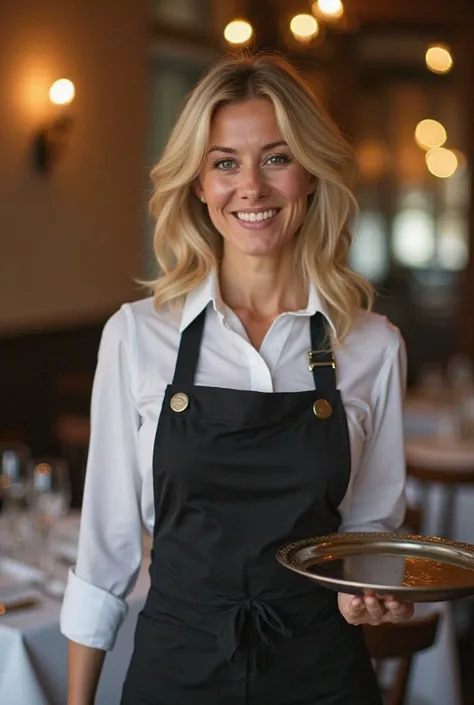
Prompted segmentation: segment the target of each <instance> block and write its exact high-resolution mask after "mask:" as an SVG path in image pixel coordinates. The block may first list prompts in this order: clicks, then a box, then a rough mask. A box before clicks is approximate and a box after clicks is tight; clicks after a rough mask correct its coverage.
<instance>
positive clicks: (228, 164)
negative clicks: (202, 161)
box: [214, 159, 235, 171]
mask: <svg viewBox="0 0 474 705" xmlns="http://www.w3.org/2000/svg"><path fill="white" fill-rule="evenodd" d="M234 165H235V162H234V160H233V159H221V160H220V161H218V162H216V163H215V164H214V167H215V168H216V169H222V170H224V171H226V170H227V169H232V167H233V166H234Z"/></svg>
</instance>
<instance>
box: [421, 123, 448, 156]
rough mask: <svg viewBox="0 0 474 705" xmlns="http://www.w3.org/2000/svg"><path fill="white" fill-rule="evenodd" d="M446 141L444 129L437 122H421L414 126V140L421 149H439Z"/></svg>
mask: <svg viewBox="0 0 474 705" xmlns="http://www.w3.org/2000/svg"><path fill="white" fill-rule="evenodd" d="M447 139H448V136H447V134H446V130H445V128H444V127H443V125H442V124H441V123H440V122H438V121H437V120H431V119H427V120H422V121H421V122H419V123H418V125H417V126H416V130H415V140H416V143H417V145H418V146H419V147H421V148H422V149H432V148H433V147H441V145H443V144H444V143H445V142H446V140H447Z"/></svg>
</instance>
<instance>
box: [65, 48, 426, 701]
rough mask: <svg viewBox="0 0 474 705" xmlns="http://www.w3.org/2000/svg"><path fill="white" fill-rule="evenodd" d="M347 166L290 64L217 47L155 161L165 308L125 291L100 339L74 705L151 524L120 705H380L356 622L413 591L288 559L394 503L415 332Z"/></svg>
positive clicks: (89, 688) (69, 625) (386, 520)
mask: <svg viewBox="0 0 474 705" xmlns="http://www.w3.org/2000/svg"><path fill="white" fill-rule="evenodd" d="M352 174H353V158H352V153H351V151H350V149H349V147H348V146H347V144H346V142H345V141H344V140H343V138H342V137H341V135H340V134H339V132H338V131H337V129H336V128H335V126H334V125H333V124H332V122H331V121H330V119H329V118H328V117H327V116H326V114H325V113H324V112H323V110H322V109H321V108H320V106H319V105H318V104H317V102H316V100H315V98H314V97H313V96H312V94H311V92H310V91H309V89H308V87H307V86H306V85H305V84H304V82H303V81H302V80H301V79H300V78H299V77H298V75H297V74H296V72H295V71H294V70H293V69H292V68H291V67H290V66H289V65H288V64H286V62H284V61H283V60H282V59H280V58H275V57H273V56H268V55H261V56H257V57H253V58H249V57H246V58H226V59H224V60H222V61H221V62H219V63H218V64H217V65H216V66H215V67H214V68H213V69H212V70H211V71H210V72H209V73H208V74H207V76H205V77H204V78H203V79H202V81H201V82H200V83H199V85H198V86H197V87H196V88H195V90H194V91H193V93H192V95H191V96H190V98H189V100H188V102H187V105H186V106H185V108H184V110H183V113H182V115H181V117H180V118H179V120H178V122H177V124H176V127H175V128H174V131H173V132H172V134H171V136H170V138H169V141H168V144H167V146H166V149H165V151H164V154H163V156H162V158H161V160H160V162H159V164H158V165H157V166H156V167H155V169H154V171H153V181H154V186H155V192H154V196H153V199H152V212H153V213H154V215H155V217H156V231H155V252H156V256H157V260H158V263H159V265H160V268H161V272H162V273H161V275H160V276H159V278H158V280H157V281H156V282H155V283H154V297H153V300H152V299H147V300H144V301H140V302H138V303H134V304H131V305H125V306H123V307H122V308H121V309H120V311H119V312H118V313H117V314H115V316H113V317H112V319H111V320H110V321H109V322H108V323H107V325H106V327H105V330H104V333H103V338H102V343H101V348H100V354H99V362H98V369H97V373H96V380H95V385H94V394H93V405H92V437H91V446H90V454H89V461H88V470H87V479H86V488H85V499H84V506H83V516H82V528H81V536H80V546H79V556H78V561H77V566H76V569H75V571H73V572H71V575H70V579H69V585H68V590H67V593H66V597H65V602H64V606H63V612H62V629H63V632H64V634H66V636H68V637H69V639H70V679H69V680H70V685H69V693H70V695H69V705H91V704H92V703H93V700H94V692H95V688H96V685H97V679H98V677H99V673H100V670H101V664H102V660H103V656H104V653H105V651H106V650H108V649H110V648H111V647H112V645H113V641H114V638H115V635H116V632H117V630H118V627H119V624H120V623H121V621H122V620H123V618H124V616H125V612H126V607H125V603H124V597H125V596H126V594H127V593H128V592H129V591H130V590H131V588H132V586H133V584H134V580H135V578H136V575H137V572H138V570H139V567H140V564H141V559H142V555H141V536H140V534H141V525H142V523H143V524H145V526H146V527H147V529H148V530H149V531H150V533H152V534H153V552H152V562H151V567H150V577H151V587H150V591H149V594H148V597H147V600H146V604H145V606H144V609H143V611H142V612H141V614H140V617H139V619H138V624H137V629H136V636H135V648H134V652H133V656H132V660H131V663H130V667H129V670H128V673H127V676H126V679H125V684H124V688H123V695H122V701H121V702H122V705H145V704H147V705H221V704H222V705H224V704H225V705H244V704H248V703H256V704H257V703H258V705H266V704H270V703H271V704H272V705H290V703H291V705H379V704H380V702H381V700H380V695H379V692H378V689H377V685H376V682H375V678H374V674H373V672H372V669H371V666H370V660H369V658H368V655H367V652H366V650H365V647H364V642H363V635H362V633H361V630H360V628H359V627H358V626H355V625H359V624H362V623H364V622H368V623H371V624H378V623H382V622H386V621H397V620H402V619H407V618H409V617H410V616H411V613H412V606H411V605H406V604H401V603H398V602H396V601H394V600H391V599H386V600H385V601H381V600H377V599H376V598H371V597H368V598H364V599H360V598H355V597H351V596H350V595H336V594H335V593H333V592H331V591H328V590H324V589H322V588H320V587H317V586H316V585H315V584H313V583H312V581H309V580H306V579H305V578H302V577H300V576H297V575H295V574H293V573H291V572H290V571H286V570H285V569H284V568H282V567H281V566H280V565H279V564H278V563H277V561H276V560H275V550H276V549H277V547H278V546H279V545H280V544H281V543H282V542H284V541H286V540H293V539H299V538H302V537H306V536H309V535H321V534H326V533H330V532H334V531H338V530H346V531H354V530H383V529H389V530H391V529H393V528H395V527H396V526H397V525H398V524H399V523H400V521H401V518H402V514H403V488H404V459H403V443H402V395H403V388H404V374H405V371H404V368H405V356H404V346H403V342H402V340H401V338H400V335H399V332H398V330H396V329H395V328H393V327H392V326H391V325H390V324H389V323H388V322H387V320H386V319H384V318H382V317H379V316H376V315H375V314H372V313H369V312H368V311H367V310H363V308H362V305H363V304H365V306H366V308H368V307H369V306H370V302H371V289H370V286H369V285H368V283H367V282H365V281H364V280H363V279H362V278H361V277H359V276H358V275H356V274H355V273H354V272H352V271H351V270H350V269H349V267H348V265H347V261H346V257H347V250H348V246H349V243H350V236H349V234H348V232H347V230H346V224H347V221H348V218H349V217H350V215H351V213H352V211H353V208H354V198H353V195H352V192H351V190H350V180H351V177H352ZM308 353H310V354H309V356H308ZM333 354H334V364H333ZM308 359H309V362H310V365H309V367H310V369H308ZM314 363H319V364H314Z"/></svg>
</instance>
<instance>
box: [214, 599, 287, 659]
mask: <svg viewBox="0 0 474 705" xmlns="http://www.w3.org/2000/svg"><path fill="white" fill-rule="evenodd" d="M249 628H250V629H253V630H254V632H255V634H256V635H257V645H258V640H259V641H260V643H261V644H264V645H265V646H266V647H270V646H273V645H274V644H275V636H276V635H280V636H284V637H291V636H293V632H292V631H291V629H288V627H287V626H285V624H284V623H283V622H282V620H281V618H280V616H279V615H278V613H277V612H276V610H274V609H273V607H269V605H267V604H266V603H265V602H261V601H260V600H253V599H246V600H244V601H243V602H241V603H239V604H236V605H234V606H233V607H232V608H231V610H230V611H229V614H228V617H227V618H226V619H225V620H224V622H223V624H222V626H221V628H220V630H219V633H218V635H217V645H218V648H219V651H220V653H221V654H222V655H223V656H224V658H225V659H227V661H231V660H232V658H233V656H234V654H235V652H236V651H237V649H238V648H239V646H240V644H241V642H242V638H243V635H244V632H245V631H246V630H247V629H249Z"/></svg>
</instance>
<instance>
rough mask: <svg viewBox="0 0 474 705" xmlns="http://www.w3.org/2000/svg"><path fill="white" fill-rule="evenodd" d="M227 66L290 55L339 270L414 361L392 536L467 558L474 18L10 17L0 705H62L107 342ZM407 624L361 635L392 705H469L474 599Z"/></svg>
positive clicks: (31, 7)
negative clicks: (354, 210) (331, 173)
mask: <svg viewBox="0 0 474 705" xmlns="http://www.w3.org/2000/svg"><path fill="white" fill-rule="evenodd" d="M242 49H251V50H253V49H270V50H276V51H278V52H281V53H283V54H285V55H287V56H288V57H289V58H290V59H291V60H292V62H294V64H295V65H296V66H297V67H298V69H299V70H300V71H301V72H302V73H303V74H304V75H305V76H306V77H307V78H308V79H309V81H310V82H311V85H312V87H313V90H314V91H315V92H316V93H317V95H318V97H319V98H320V99H321V101H322V102H323V104H324V105H325V106H326V107H327V109H328V110H329V112H330V114H331V115H332V116H333V118H334V119H335V121H336V122H337V124H338V125H339V127H340V128H341V130H342V131H343V133H344V134H345V135H346V136H347V138H348V139H349V140H350V142H351V143H352V144H353V146H354V149H355V151H356V155H357V161H358V168H359V173H358V178H357V184H356V194H357V198H358V202H359V206H360V213H359V216H358V218H357V219H356V220H355V221H354V222H353V223H351V228H352V231H353V234H354V242H353V245H352V249H351V253H350V258H351V264H352V266H353V267H354V269H356V270H357V271H359V272H361V273H362V274H363V275H364V276H366V277H367V278H368V279H369V280H370V281H371V282H372V283H373V284H374V287H375V289H376V292H377V296H376V301H375V310H376V311H377V312H379V313H382V314H384V315H387V316H388V317H389V318H390V320H391V321H392V322H393V323H395V325H397V326H398V327H399V328H400V330H401V332H402V335H403V337H404V339H405V342H406V345H407V354H408V388H407V395H406V404H405V411H404V413H405V435H406V438H405V446H406V459H407V472H408V483H407V497H408V500H409V510H408V511H407V518H406V522H405V523H406V527H407V529H408V531H409V532H410V533H412V534H420V535H423V534H425V535H429V536H439V537H443V538H445V539H450V540H453V541H457V542H465V543H469V544H474V511H473V507H474V318H473V307H474V258H472V257H471V256H470V253H471V250H472V248H473V247H474V217H473V212H474V211H473V208H472V204H473V202H474V182H473V180H472V179H471V169H470V165H471V163H472V162H473V161H474V129H473V125H474V0H449V1H448V0H416V1H415V2H414V1H413V0H313V1H312V0H133V1H132V0H96V1H95V2H93V3H87V2H86V3H84V2H79V0H61V1H60V0H49V2H47V3H38V2H35V1H34V0H23V1H22V2H21V3H19V2H18V0H2V1H1V5H0V85H1V87H2V90H1V91H0V164H1V165H2V168H1V170H0V207H1V212H2V222H3V227H2V233H1V237H0V242H1V256H0V446H1V454H0V455H1V457H2V463H3V465H2V470H1V471H0V501H1V503H2V504H1V510H0V600H3V601H4V602H0V702H2V703H5V705H60V704H61V705H64V703H65V702H66V700H65V692H66V650H65V639H64V637H62V636H61V634H60V632H59V611H60V606H61V597H62V594H63V590H64V580H65V575H66V573H67V569H68V566H69V567H70V566H71V565H74V551H75V550H76V547H77V536H78V526H79V520H80V508H81V501H82V492H83V484H84V474H85V466H86V459H87V451H88V440H89V431H90V420H89V406H90V397H91V389H92V382H93V375H94V369H95V365H96V360H97V351H98V346H99V341H100V336H101V332H102V329H103V326H104V323H105V321H106V320H107V319H108V318H109V317H110V316H111V315H112V314H113V313H114V312H115V311H116V310H117V309H118V308H119V307H120V306H121V305H122V303H124V302H127V301H134V300H137V299H140V298H142V297H144V296H148V295H149V294H148V291H147V290H146V289H145V288H144V287H143V286H142V284H141V283H140V282H141V281H143V280H146V279H150V278H152V277H153V276H154V274H155V264H154V257H153V252H152V227H153V223H152V221H151V218H150V216H149V214H148V208H147V204H148V200H149V197H150V194H151V186H150V180H149V173H150V169H151V167H152V165H153V164H154V163H155V162H156V161H157V159H158V158H159V156H160V152H161V150H162V148H163V145H164V143H165V140H166V138H167V135H168V134H169V131H170V129H171V127H172V125H173V123H174V121H175V118H176V116H177V114H178V113H179V110H180V108H181V106H182V105H183V101H184V100H185V97H186V95H187V94H188V93H189V91H190V90H191V89H192V87H193V86H194V84H195V83H196V81H197V80H198V79H199V78H200V76H201V75H202V74H203V72H204V71H205V70H206V69H207V67H208V66H210V65H211V64H212V63H213V62H214V61H215V60H216V59H217V58H218V57H219V56H221V55H222V54H225V53H228V52H236V51H242ZM367 345H368V346H370V340H367ZM12 458H17V459H19V460H18V462H21V463H24V464H25V467H26V466H27V467H28V468H34V472H36V473H38V469H39V472H40V475H41V468H43V469H44V468H45V467H46V468H50V469H51V470H52V471H54V473H53V474H54V476H55V478H56V481H57V484H56V485H55V487H54V488H53V489H51V493H52V494H54V495H55V498H56V500H58V501H56V503H54V502H53V503H50V504H48V507H47V509H45V508H43V509H41V508H38V507H37V506H33V505H34V501H33V500H31V502H30V501H29V499H28V497H27V495H26V494H21V488H20V490H19V492H20V494H19V495H18V496H16V495H15V494H14V492H12V491H11V490H12V487H13V485H12V484H11V483H9V481H6V480H5V476H6V475H8V466H9V462H13V461H12ZM9 459H10V460H9ZM7 479H8V478H7ZM40 479H41V478H40ZM43 479H44V478H43ZM53 490H54V491H53ZM38 512H40V513H41V512H43V513H44V514H45V516H43V517H42V521H40V520H38ZM32 517H33V518H32ZM40 519H41V517H40ZM44 570H47V571H49V574H54V579H52V580H50V581H49V583H48V584H47V585H46V584H42V583H41V578H40V577H38V576H41V574H42V573H41V571H44ZM146 581H147V575H146V566H144V567H143V571H142V573H141V574H140V577H139V580H138V583H137V587H136V588H135V590H134V592H133V593H132V595H131V597H130V601H131V602H130V612H129V616H128V617H127V620H126V623H125V624H124V626H123V628H122V630H121V633H120V636H119V640H118V642H117V645H116V647H115V649H114V651H113V652H112V654H111V655H110V657H108V659H107V662H106V666H105V670H104V674H103V677H102V679H101V685H100V688H99V694H98V698H97V705H112V704H114V705H115V704H116V703H117V702H118V695H117V693H118V690H117V688H118V687H119V680H120V674H121V672H122V671H123V669H124V668H125V667H126V662H127V659H128V658H129V655H130V650H131V648H132V646H131V645H132V635H133V626H134V619H136V616H137V613H138V611H139V609H140V607H141V605H142V603H143V597H144V594H145V590H146ZM25 585H28V586H29V589H28V590H27V591H25V587H24V586H25ZM19 586H20V587H21V589H20V587H19ZM33 587H34V590H33V589H32V588H33ZM10 606H11V608H10ZM415 616H416V620H415V622H414V623H413V629H411V630H410V629H407V630H405V632H403V629H402V630H400V629H399V630H398V631H397V630H393V631H391V632H386V633H385V632H384V630H380V632H378V633H376V632H375V631H373V630H367V640H368V643H369V647H370V650H371V652H372V656H373V658H374V663H375V664H376V667H377V673H378V675H379V678H380V681H381V683H382V685H383V688H384V691H385V693H386V697H387V700H386V703H387V705H474V676H473V673H474V670H473V664H474V602H473V600H472V598H470V597H467V598H463V599H459V600H455V601H452V602H451V601H447V602H439V603H438V602H437V603H431V604H425V605H422V606H420V610H419V612H417V613H416V615H415ZM396 626H398V625H396ZM375 629H377V628H375ZM117 674H119V676H117Z"/></svg>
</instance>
